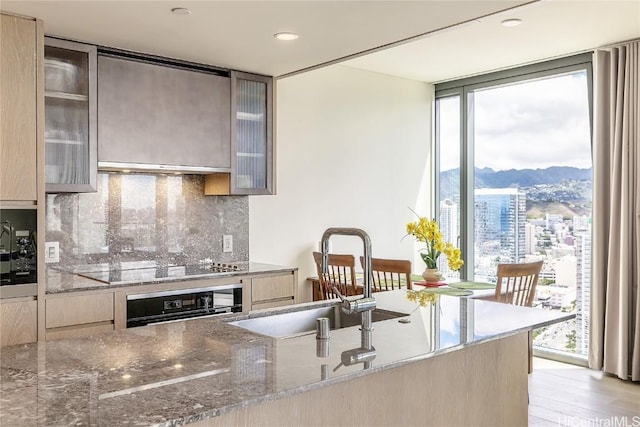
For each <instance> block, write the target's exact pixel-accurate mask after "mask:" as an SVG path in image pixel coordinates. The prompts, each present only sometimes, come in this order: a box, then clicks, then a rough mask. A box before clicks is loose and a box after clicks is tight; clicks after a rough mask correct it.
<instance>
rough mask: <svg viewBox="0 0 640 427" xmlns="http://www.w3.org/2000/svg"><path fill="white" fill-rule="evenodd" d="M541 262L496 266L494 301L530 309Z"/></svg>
mask: <svg viewBox="0 0 640 427" xmlns="http://www.w3.org/2000/svg"><path fill="white" fill-rule="evenodd" d="M541 269H542V261H536V262H528V263H523V264H498V283H497V284H496V294H495V299H496V301H500V302H506V303H508V304H515V305H526V306H529V307H531V306H532V305H533V299H534V298H535V296H536V285H537V284H538V276H539V275H540V270H541Z"/></svg>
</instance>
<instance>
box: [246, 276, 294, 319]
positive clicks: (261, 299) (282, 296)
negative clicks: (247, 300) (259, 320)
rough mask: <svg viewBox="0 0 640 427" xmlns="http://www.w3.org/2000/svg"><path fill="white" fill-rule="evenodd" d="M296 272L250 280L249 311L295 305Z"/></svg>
mask: <svg viewBox="0 0 640 427" xmlns="http://www.w3.org/2000/svg"><path fill="white" fill-rule="evenodd" d="M296 278H297V272H296V271H291V272H287V273H285V274H281V275H277V276H265V277H256V278H252V279H251V310H259V309H264V308H275V307H281V306H284V305H291V304H295V302H296V301H295V288H296V283H297V279H296Z"/></svg>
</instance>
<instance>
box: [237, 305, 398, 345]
mask: <svg viewBox="0 0 640 427" xmlns="http://www.w3.org/2000/svg"><path fill="white" fill-rule="evenodd" d="M371 314H372V320H373V322H379V321H381V320H389V319H395V318H398V317H403V316H408V314H406V313H398V312H395V311H388V310H382V309H379V308H377V309H375V310H373V311H372V313H371ZM319 317H326V318H328V319H329V324H330V328H331V329H332V330H333V329H340V328H348V327H351V326H358V325H360V313H353V314H346V313H344V312H343V311H342V310H341V309H340V305H339V304H335V305H331V306H326V307H317V308H311V309H307V310H300V311H292V312H288V313H282V314H274V315H271V316H263V317H256V318H253V319H245V320H237V321H234V322H229V324H230V325H234V326H239V327H241V328H244V329H248V330H250V331H252V332H257V333H259V334H262V335H267V336H270V337H274V338H283V337H293V336H298V335H306V334H309V333H315V331H316V319H318V318H319Z"/></svg>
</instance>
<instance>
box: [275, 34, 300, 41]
mask: <svg viewBox="0 0 640 427" xmlns="http://www.w3.org/2000/svg"><path fill="white" fill-rule="evenodd" d="M273 37H275V38H277V39H278V40H295V39H297V38H298V35H297V34H296V33H288V32H282V33H275V34H274V35H273Z"/></svg>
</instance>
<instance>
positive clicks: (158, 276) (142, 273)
mask: <svg viewBox="0 0 640 427" xmlns="http://www.w3.org/2000/svg"><path fill="white" fill-rule="evenodd" d="M248 269H249V266H248V263H247V262H234V263H213V264H210V265H175V266H167V267H144V268H135V269H127V270H107V271H91V272H86V273H79V274H80V275H81V276H84V277H88V278H90V279H94V280H98V281H100V282H104V283H109V284H126V283H140V282H147V281H148V282H155V281H163V280H176V279H188V278H195V277H216V276H225V275H227V276H228V275H231V274H234V273H238V272H243V271H247V270H248Z"/></svg>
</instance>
